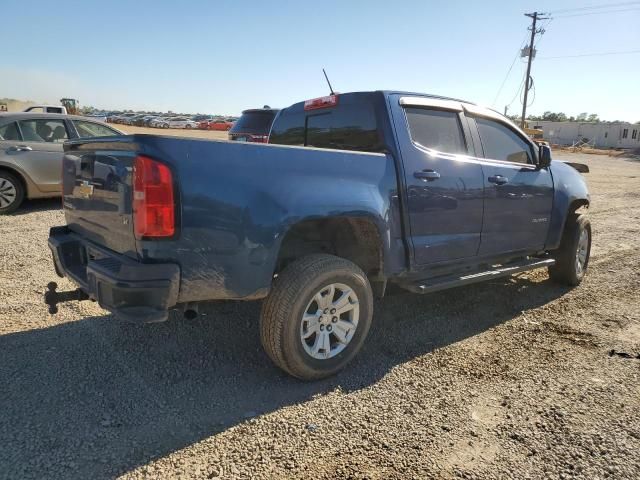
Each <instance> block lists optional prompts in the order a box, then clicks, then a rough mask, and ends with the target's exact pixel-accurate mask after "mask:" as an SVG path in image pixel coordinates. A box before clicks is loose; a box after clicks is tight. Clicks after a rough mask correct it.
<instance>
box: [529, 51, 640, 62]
mask: <svg viewBox="0 0 640 480" xmlns="http://www.w3.org/2000/svg"><path fill="white" fill-rule="evenodd" d="M632 53H640V50H626V51H620V52H601V53H582V54H579V55H560V56H557V57H538V59H539V60H551V59H555V58H578V57H604V56H607V55H629V54H632Z"/></svg>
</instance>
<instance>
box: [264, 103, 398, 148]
mask: <svg viewBox="0 0 640 480" xmlns="http://www.w3.org/2000/svg"><path fill="white" fill-rule="evenodd" d="M269 143H273V144H279V145H298V146H307V147H318V148H329V149H335V150H354V151H361V152H384V151H386V148H385V146H384V140H383V135H382V132H381V128H380V125H378V116H377V115H376V111H375V103H374V95H373V94H371V93H352V94H346V95H340V94H337V104H336V105H332V106H328V107H323V108H317V109H313V110H304V102H300V103H297V104H295V105H292V106H291V107H288V108H285V109H284V110H282V111H281V112H280V114H279V115H278V117H276V120H275V121H274V123H273V127H272V129H271V134H270V136H269Z"/></svg>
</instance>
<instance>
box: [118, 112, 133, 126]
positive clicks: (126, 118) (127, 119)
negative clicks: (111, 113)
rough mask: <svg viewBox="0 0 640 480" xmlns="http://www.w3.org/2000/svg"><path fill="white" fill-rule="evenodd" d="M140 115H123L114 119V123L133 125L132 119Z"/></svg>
mask: <svg viewBox="0 0 640 480" xmlns="http://www.w3.org/2000/svg"><path fill="white" fill-rule="evenodd" d="M136 115H138V114H137V113H123V114H121V115H118V116H117V117H115V118H114V123H120V124H123V125H131V123H130V122H131V119H132V118H133V117H135V116H136Z"/></svg>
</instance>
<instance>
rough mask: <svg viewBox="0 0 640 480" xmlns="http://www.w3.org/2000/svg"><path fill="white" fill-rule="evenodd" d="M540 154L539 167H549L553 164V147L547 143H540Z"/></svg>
mask: <svg viewBox="0 0 640 480" xmlns="http://www.w3.org/2000/svg"><path fill="white" fill-rule="evenodd" d="M538 154H539V155H538V168H547V167H548V166H549V165H551V149H550V148H549V147H548V146H547V145H540V149H539V150H538Z"/></svg>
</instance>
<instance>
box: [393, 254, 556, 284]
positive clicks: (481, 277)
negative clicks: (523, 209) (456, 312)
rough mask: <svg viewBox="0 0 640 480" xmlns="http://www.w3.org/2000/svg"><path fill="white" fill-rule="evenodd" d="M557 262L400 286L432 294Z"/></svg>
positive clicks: (525, 264)
mask: <svg viewBox="0 0 640 480" xmlns="http://www.w3.org/2000/svg"><path fill="white" fill-rule="evenodd" d="M555 263H556V261H555V260H554V259H553V258H547V259H545V260H539V259H535V260H533V261H532V260H528V261H522V262H517V263H510V264H508V265H501V266H499V267H496V268H495V269H491V270H487V271H484V272H477V273H472V274H469V275H463V276H458V275H452V276H444V277H435V278H431V279H428V280H422V281H418V282H415V283H401V284H400V286H401V287H402V288H404V289H406V290H409V291H410V292H414V293H431V292H437V291H438V290H446V289H447V288H453V287H461V286H463V285H471V284H472V283H479V282H484V281H486V280H491V279H494V278H500V277H507V276H509V275H512V274H514V273H520V272H526V271H528V270H535V269H537V268H544V267H550V266H551V265H554V264H555Z"/></svg>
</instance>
